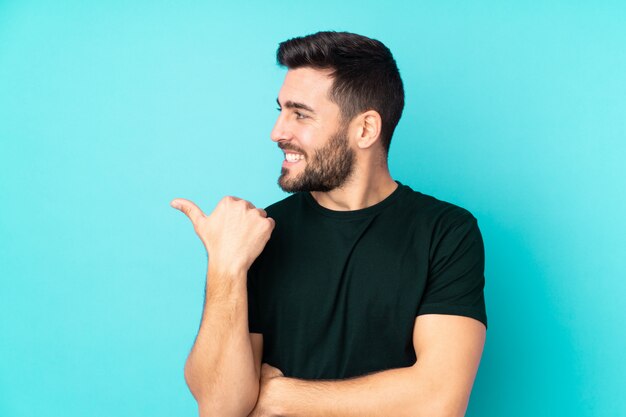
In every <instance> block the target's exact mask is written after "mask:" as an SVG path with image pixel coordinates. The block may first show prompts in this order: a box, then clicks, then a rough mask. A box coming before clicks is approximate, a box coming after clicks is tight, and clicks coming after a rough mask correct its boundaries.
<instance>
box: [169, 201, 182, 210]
mask: <svg viewBox="0 0 626 417" xmlns="http://www.w3.org/2000/svg"><path fill="white" fill-rule="evenodd" d="M170 206H172V207H174V208H175V209H178V210H180V204H179V203H178V201H176V200H173V201H171V202H170Z"/></svg>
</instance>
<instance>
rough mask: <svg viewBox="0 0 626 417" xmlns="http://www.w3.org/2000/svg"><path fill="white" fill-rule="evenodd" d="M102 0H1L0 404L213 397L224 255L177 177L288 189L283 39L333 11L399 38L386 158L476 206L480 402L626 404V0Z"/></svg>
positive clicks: (183, 406)
mask: <svg viewBox="0 0 626 417" xmlns="http://www.w3.org/2000/svg"><path fill="white" fill-rule="evenodd" d="M87 3H88V2H80V1H74V2H72V1H69V2H56V1H55V2H52V1H50V2H45V1H10V0H5V1H0V198H1V203H2V204H1V205H0V415H1V416H7V417H14V416H15V417H22V416H65V417H74V416H116V417H125V416H133V417H134V416H144V415H150V416H153V417H154V416H172V415H177V416H184V415H186V416H191V415H194V414H195V412H196V411H195V403H194V401H193V398H192V397H191V395H190V394H189V392H188V391H187V388H186V386H185V382H184V378H183V365H184V361H185V358H186V356H187V353H188V350H189V348H190V347H191V344H192V342H193V339H194V336H195V333H196V330H197V326H198V323H199V318H200V313H201V309H202V299H203V289H204V272H205V268H206V258H205V253H204V249H203V247H202V245H201V243H200V241H199V240H198V239H197V237H196V236H195V234H194V233H193V229H192V228H191V225H190V224H189V222H188V220H187V219H186V218H185V217H184V216H183V215H182V214H181V213H179V212H177V211H175V210H173V209H172V208H171V207H170V206H169V201H170V200H171V199H172V198H174V197H184V198H189V199H192V200H194V201H196V202H197V203H198V204H199V205H201V206H202V207H203V208H204V209H205V210H206V211H210V210H212V208H213V207H214V205H215V204H216V203H217V201H218V200H219V199H220V198H221V197H222V196H223V195H226V194H231V195H237V196H240V197H244V198H246V199H249V200H251V201H252V202H254V203H255V204H256V205H258V206H264V205H268V204H270V203H271V202H273V201H276V200H278V199H280V198H282V197H284V196H285V194H283V193H282V192H281V191H280V190H279V189H278V187H277V186H276V179H277V176H278V173H279V170H280V168H279V166H280V161H281V159H282V157H281V153H280V152H279V151H278V148H277V147H276V145H275V144H273V143H272V142H270V140H269V132H270V130H271V128H272V125H273V122H274V120H275V117H276V115H277V113H276V110H275V101H274V100H275V98H276V95H277V92H278V88H279V87H280V84H281V83H282V77H283V75H284V72H283V71H282V70H280V69H279V68H277V67H276V65H275V62H274V53H275V49H276V46H277V44H278V42H280V41H282V40H284V39H286V38H289V37H292V36H297V35H303V34H307V33H311V32H315V31H317V30H321V29H335V30H349V31H354V32H357V33H363V34H366V35H368V36H371V37H374V38H378V39H380V40H382V41H383V42H385V43H386V44H387V45H388V46H389V47H390V48H391V50H392V51H393V53H394V55H395V56H396V59H397V61H398V65H399V67H400V70H401V73H402V75H403V77H404V81H405V87H406V93H407V105H406V108H405V113H404V116H403V118H402V120H401V122H400V125H399V127H398V130H397V134H396V136H395V137H394V141H393V143H392V146H391V153H390V164H391V170H392V174H393V176H394V177H395V178H396V179H399V180H400V181H402V182H404V183H406V184H409V185H411V186H412V187H413V188H414V189H417V190H420V191H422V192H425V193H428V194H432V195H434V196H436V197H438V198H440V199H444V200H448V201H451V202H454V203H456V204H459V205H461V206H463V207H466V208H468V209H469V210H470V211H472V212H473V213H474V215H475V216H476V217H477V218H478V220H479V225H480V227H481V230H482V232H483V236H484V239H485V245H486V251H487V266H486V269H487V270H486V276H487V287H486V296H487V304H488V305H487V307H488V315H489V320H490V329H489V331H488V339H487V345H486V348H485V353H484V356H483V361H482V364H481V368H480V371H479V374H478V378H477V380H476V384H475V388H474V392H473V395H472V399H471V402H470V407H469V411H468V415H469V416H474V417H478V416H480V417H501V416H507V417H528V416H554V415H559V416H617V415H626V400H625V399H624V395H623V389H624V385H625V383H626V377H625V376H624V375H626V361H624V352H626V332H625V331H624V328H625V327H624V323H623V322H624V319H623V317H624V313H625V312H626V309H625V308H624V305H623V300H624V298H625V295H626V284H625V281H626V267H625V264H624V254H626V241H625V240H626V239H625V237H626V220H624V213H626V193H625V192H624V190H625V188H626V187H625V183H626V181H625V180H626V168H625V164H624V161H626V145H625V140H626V47H625V45H626V25H624V22H625V21H626V5H624V3H623V2H618V1H615V2H612V3H608V2H565V1H562V2H559V1H555V2H539V1H536V2H533V1H527V2H517V3H520V4H514V3H513V2H502V1H478V2H463V1H458V2H453V1H432V2H408V1H407V2H404V1H392V2H386V3H385V2H380V1H369V2H368V1H366V2H362V1H344V2H340V3H339V4H336V2H330V1H317V2H304V3H301V2H286V1H285V2H282V1H281V2H271V3H264V4H261V2H259V5H252V4H251V2H250V3H248V2H231V3H229V4H228V5H226V3H227V2H220V4H219V5H218V4H204V3H201V2H189V3H188V4H187V5H185V6H183V5H180V4H177V2H153V1H144V2H124V1H107V2H90V3H91V4H87ZM131 3H132V4H131ZM383 3H385V4H386V5H383ZM547 3H549V5H548V4H547Z"/></svg>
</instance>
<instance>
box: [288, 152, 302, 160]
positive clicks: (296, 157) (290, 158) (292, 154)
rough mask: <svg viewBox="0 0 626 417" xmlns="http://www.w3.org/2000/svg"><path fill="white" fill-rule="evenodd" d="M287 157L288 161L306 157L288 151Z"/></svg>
mask: <svg viewBox="0 0 626 417" xmlns="http://www.w3.org/2000/svg"><path fill="white" fill-rule="evenodd" d="M285 159H286V160H287V162H296V161H299V160H301V159H304V155H300V154H295V153H287V154H285Z"/></svg>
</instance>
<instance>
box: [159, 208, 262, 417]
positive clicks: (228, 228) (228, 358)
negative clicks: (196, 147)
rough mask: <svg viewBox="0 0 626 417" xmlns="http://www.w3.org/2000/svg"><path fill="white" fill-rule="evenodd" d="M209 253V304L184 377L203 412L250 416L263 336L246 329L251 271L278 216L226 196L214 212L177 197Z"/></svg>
mask: <svg viewBox="0 0 626 417" xmlns="http://www.w3.org/2000/svg"><path fill="white" fill-rule="evenodd" d="M171 205H172V207H174V208H177V209H179V210H181V211H182V212H183V213H185V215H187V217H189V219H190V220H191V221H192V223H193V225H194V229H195V231H196V233H197V234H198V237H200V239H201V240H202V242H203V243H204V245H205V247H206V249H207V253H208V255H209V262H208V272H207V282H206V291H205V293H206V294H205V304H204V310H203V313H202V321H201V324H200V329H199V331H198V336H197V337H196V340H195V342H194V345H193V348H192V349H191V353H190V354H189V357H188V358H187V362H186V364H185V379H186V381H187V385H188V386H189V389H190V391H191V393H192V394H193V396H194V398H195V399H196V401H197V402H198V409H199V413H200V416H201V417H209V416H219V417H239V416H246V415H247V414H248V413H249V412H250V410H252V409H253V408H254V405H255V403H256V402H257V398H258V394H259V377H260V366H259V363H260V360H261V359H260V357H261V355H260V352H261V349H262V336H261V335H258V334H257V335H253V334H250V332H249V329H248V298H247V272H248V270H249V268H250V265H251V264H252V262H253V261H254V260H255V259H256V258H257V256H258V255H259V254H260V253H261V251H262V250H263V247H264V246H265V244H266V243H267V241H268V239H269V237H270V234H271V232H272V229H273V228H274V221H273V220H272V219H271V218H268V217H267V213H265V211H264V210H263V209H257V208H255V207H254V206H253V205H252V204H251V203H249V202H247V201H245V200H241V199H238V198H234V197H225V198H223V199H222V200H221V201H220V202H219V203H218V205H217V207H216V209H215V210H214V211H213V213H211V215H210V216H206V215H205V214H204V213H203V212H202V211H201V210H200V208H198V207H197V206H196V205H195V204H193V203H192V202H191V201H188V200H184V199H175V200H173V201H172V203H171Z"/></svg>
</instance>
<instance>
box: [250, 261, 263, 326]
mask: <svg viewBox="0 0 626 417" xmlns="http://www.w3.org/2000/svg"><path fill="white" fill-rule="evenodd" d="M256 271H257V269H256V264H255V263H253V264H252V267H250V269H249V270H248V285H247V287H248V329H249V331H250V333H263V330H262V327H261V309H260V307H259V291H258V286H257V279H258V276H257V274H256Z"/></svg>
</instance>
